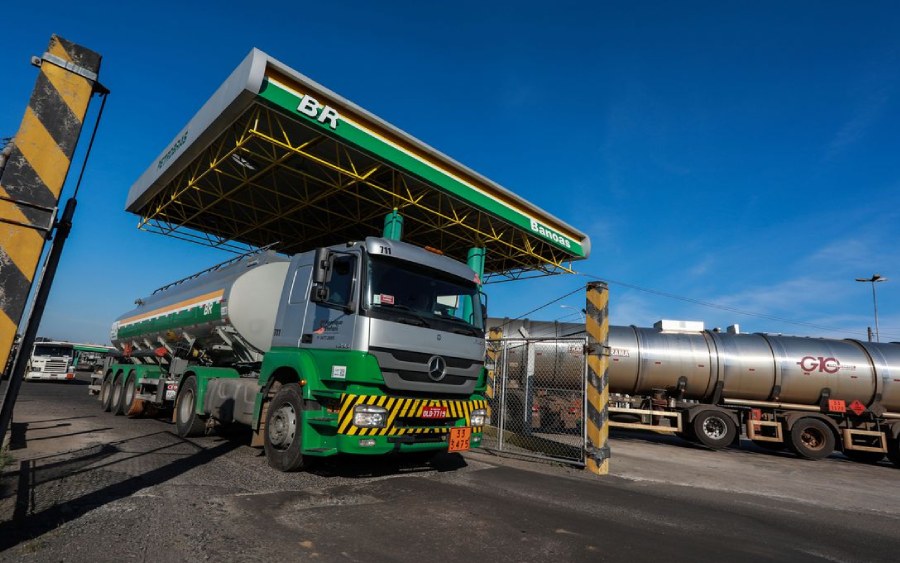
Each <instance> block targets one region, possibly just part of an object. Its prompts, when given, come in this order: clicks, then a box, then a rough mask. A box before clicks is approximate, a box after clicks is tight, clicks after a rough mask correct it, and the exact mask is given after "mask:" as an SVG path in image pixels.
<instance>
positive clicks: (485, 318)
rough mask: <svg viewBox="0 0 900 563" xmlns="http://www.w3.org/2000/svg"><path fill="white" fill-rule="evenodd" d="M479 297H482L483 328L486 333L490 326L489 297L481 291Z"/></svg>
mask: <svg viewBox="0 0 900 563" xmlns="http://www.w3.org/2000/svg"><path fill="white" fill-rule="evenodd" d="M478 295H479V296H480V297H481V326H482V327H484V330H485V331H486V330H487V324H488V306H487V305H488V297H487V293H485V292H483V291H479V292H478Z"/></svg>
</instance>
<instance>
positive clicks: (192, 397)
mask: <svg viewBox="0 0 900 563" xmlns="http://www.w3.org/2000/svg"><path fill="white" fill-rule="evenodd" d="M196 402H197V378H196V377H188V378H187V379H186V380H185V381H184V383H182V384H181V390H180V391H179V393H178V399H176V401H175V431H176V432H177V433H178V435H179V436H181V437H182V438H191V437H193V436H202V435H203V434H204V432H205V431H206V421H205V420H203V419H202V418H200V415H198V414H197V408H196Z"/></svg>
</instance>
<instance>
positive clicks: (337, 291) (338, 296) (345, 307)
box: [301, 254, 360, 349]
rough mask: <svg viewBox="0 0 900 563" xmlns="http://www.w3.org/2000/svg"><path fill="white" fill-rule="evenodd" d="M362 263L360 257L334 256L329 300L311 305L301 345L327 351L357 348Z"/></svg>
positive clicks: (350, 255) (304, 325)
mask: <svg viewBox="0 0 900 563" xmlns="http://www.w3.org/2000/svg"><path fill="white" fill-rule="evenodd" d="M359 262H360V260H359V256H358V255H357V254H337V255H335V256H334V260H333V263H332V266H331V275H330V277H329V278H328V281H326V283H325V287H327V288H328V297H327V298H326V299H325V301H323V302H320V303H310V304H309V307H308V309H307V312H306V318H305V321H304V323H303V335H302V337H301V345H304V344H305V345H309V346H310V347H312V348H327V349H351V348H352V347H353V341H354V335H355V333H356V324H357V322H356V321H357V319H358V318H359V317H358V315H357V311H358V308H359V305H358V304H359V285H360V284H359V283H358V282H359ZM308 294H309V292H307V295H308Z"/></svg>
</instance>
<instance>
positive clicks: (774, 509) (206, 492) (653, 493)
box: [0, 375, 900, 563]
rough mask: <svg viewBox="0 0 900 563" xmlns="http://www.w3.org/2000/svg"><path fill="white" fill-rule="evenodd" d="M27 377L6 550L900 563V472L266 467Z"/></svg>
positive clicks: (83, 556)
mask: <svg viewBox="0 0 900 563" xmlns="http://www.w3.org/2000/svg"><path fill="white" fill-rule="evenodd" d="M79 378H80V379H81V381H78V382H75V383H70V384H65V383H42V382H26V383H25V384H24V386H23V389H22V395H21V398H20V401H19V403H18V405H17V408H16V416H15V418H14V426H13V432H12V442H11V445H12V450H11V454H12V455H13V457H14V458H15V461H14V463H13V464H11V465H10V466H8V467H6V468H5V470H4V471H3V472H2V474H0V561H12V560H15V561H113V560H115V561H131V560H136V561H184V560H224V561H264V560H265V561H270V560H272V559H275V558H277V559H281V560H287V561H412V562H416V563H421V562H422V561H432V560H434V561H550V560H553V561H604V560H623V559H633V560H638V561H647V560H660V559H665V560H667V561H673V560H674V561H682V560H684V561H686V560H691V561H713V560H715V561H721V560H723V559H727V560H729V561H759V560H776V561H820V560H829V561H895V560H896V559H897V557H896V554H897V553H898V548H900V536H898V534H897V533H896V530H897V529H898V524H900V493H898V492H897V489H898V488H897V484H898V483H900V471H898V470H897V469H895V468H893V467H891V466H890V465H888V464H880V465H874V466H869V465H860V464H855V463H850V462H847V461H846V460H844V459H843V458H841V456H839V455H836V456H834V458H832V459H828V460H824V461H821V462H805V461H803V460H799V459H796V458H793V457H792V456H789V455H787V454H771V453H764V452H755V451H751V450H737V449H732V450H726V451H722V452H711V451H707V450H703V449H701V448H697V447H694V446H690V445H687V444H684V443H682V442H680V441H677V440H676V439H674V438H656V437H653V436H647V435H633V434H617V435H616V437H615V438H614V439H613V440H612V443H611V445H612V451H613V458H612V460H611V466H610V467H611V475H610V476H608V477H603V478H599V477H596V476H592V475H590V474H587V473H585V472H584V471H582V470H579V469H575V468H570V467H564V466H559V465H552V464H546V463H534V462H529V461H523V460H512V459H506V458H500V457H496V456H493V455H491V454H489V453H483V452H482V453H474V452H473V453H467V454H465V455H463V456H460V455H444V456H440V457H439V458H438V459H436V460H434V461H432V462H430V463H429V462H426V461H424V460H420V459H418V460H417V459H405V458H399V459H398V458H387V459H382V458H379V459H371V458H349V459H340V460H338V461H336V462H333V463H327V464H324V465H322V466H321V467H319V468H317V469H316V470H314V471H313V472H308V473H296V474H282V473H278V472H276V471H274V470H272V469H270V468H269V467H268V465H267V464H266V461H265V456H263V455H262V454H261V450H258V449H254V448H251V447H249V445H248V443H249V437H248V435H247V434H246V433H240V432H238V433H235V434H232V435H228V436H219V435H211V436H206V437H203V438H199V439H189V440H186V439H182V438H179V437H178V436H177V435H175V434H174V431H173V427H172V424H171V423H170V422H169V421H167V420H164V419H162V418H157V419H128V418H125V417H121V416H118V417H117V416H113V415H110V414H109V413H103V412H101V411H100V407H99V403H98V402H97V401H96V399H95V398H93V397H90V396H88V394H87V386H86V375H83V376H79Z"/></svg>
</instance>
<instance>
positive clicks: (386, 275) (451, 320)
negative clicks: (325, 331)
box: [366, 256, 484, 337]
mask: <svg viewBox="0 0 900 563" xmlns="http://www.w3.org/2000/svg"><path fill="white" fill-rule="evenodd" d="M368 280H369V284H368V286H369V287H368V291H367V292H366V293H367V296H366V308H367V309H369V311H371V313H372V316H374V317H376V318H384V319H386V320H392V321H396V322H402V323H406V324H414V325H420V326H425V327H429V328H434V329H437V330H446V331H451V332H458V333H460V334H468V335H472V336H479V337H482V336H484V320H483V316H482V308H481V300H480V293H479V291H478V286H477V285H475V282H474V281H472V282H467V281H466V280H464V279H462V278H458V277H456V276H453V275H450V274H447V273H446V272H441V271H440V270H435V269H432V268H427V267H425V266H420V265H416V264H412V263H409V262H405V261H402V260H396V259H391V258H383V257H379V256H371V257H370V260H369V271H368Z"/></svg>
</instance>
